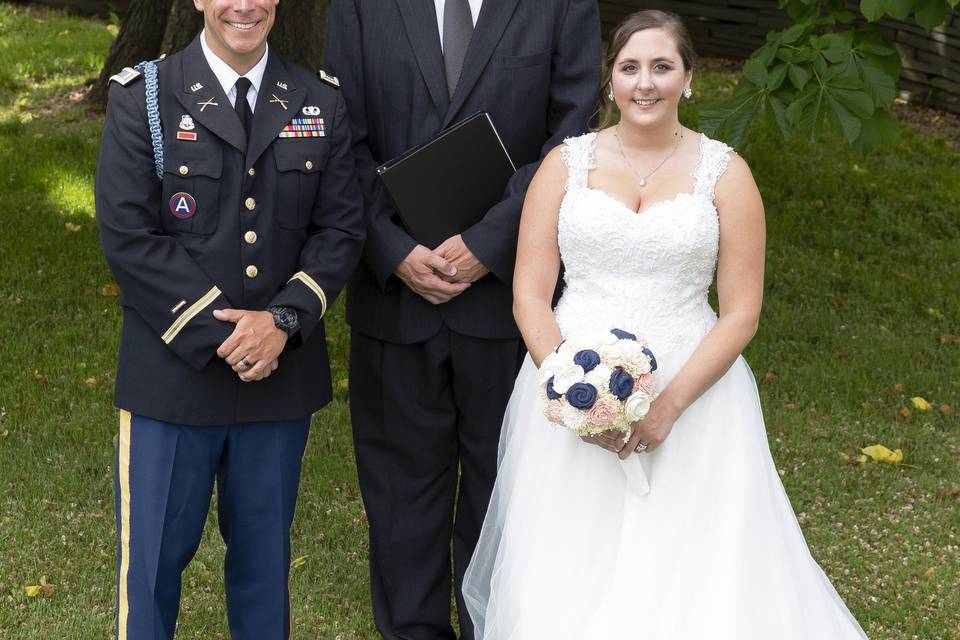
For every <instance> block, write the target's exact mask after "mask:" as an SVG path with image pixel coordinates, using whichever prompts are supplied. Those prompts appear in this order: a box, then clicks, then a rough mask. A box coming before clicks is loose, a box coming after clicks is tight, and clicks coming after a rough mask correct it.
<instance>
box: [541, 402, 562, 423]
mask: <svg viewBox="0 0 960 640" xmlns="http://www.w3.org/2000/svg"><path fill="white" fill-rule="evenodd" d="M544 415H546V416H547V420H549V421H550V422H553V423H556V424H563V400H550V401H549V402H547V408H546V410H545V411H544Z"/></svg>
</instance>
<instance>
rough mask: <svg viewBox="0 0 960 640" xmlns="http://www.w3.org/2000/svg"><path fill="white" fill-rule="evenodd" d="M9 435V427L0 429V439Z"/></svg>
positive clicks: (4, 438)
mask: <svg viewBox="0 0 960 640" xmlns="http://www.w3.org/2000/svg"><path fill="white" fill-rule="evenodd" d="M9 436H10V430H9V429H4V430H3V431H0V440H6V439H7V438H8V437H9Z"/></svg>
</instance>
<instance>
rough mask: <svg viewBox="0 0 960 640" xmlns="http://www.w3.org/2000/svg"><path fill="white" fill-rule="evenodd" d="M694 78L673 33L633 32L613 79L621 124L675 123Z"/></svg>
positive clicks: (646, 125) (660, 30) (615, 67)
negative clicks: (680, 104) (683, 96)
mask: <svg viewBox="0 0 960 640" xmlns="http://www.w3.org/2000/svg"><path fill="white" fill-rule="evenodd" d="M692 75H693V72H692V71H691V70H688V69H686V68H685V67H684V64H683V58H682V57H681V55H680V51H679V50H678V49H677V42H676V40H675V39H674V38H673V36H672V34H671V33H670V32H668V31H667V30H665V29H657V28H655V29H644V30H642V31H638V32H636V33H634V34H633V35H632V36H630V39H629V40H627V43H626V44H625V45H624V46H623V49H621V50H620V53H619V54H617V59H616V62H614V65H613V74H612V77H611V85H612V86H613V97H614V100H615V101H616V103H617V108H619V109H620V120H621V122H624V124H628V123H629V124H633V125H636V126H640V127H650V126H653V125H658V124H667V123H673V122H675V121H676V117H677V105H678V104H679V102H680V98H681V96H682V95H683V91H684V89H685V88H686V87H688V86H689V85H690V79H691V77H692Z"/></svg>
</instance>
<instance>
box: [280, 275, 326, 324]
mask: <svg viewBox="0 0 960 640" xmlns="http://www.w3.org/2000/svg"><path fill="white" fill-rule="evenodd" d="M294 280H299V281H300V282H301V283H303V284H304V285H305V286H306V287H307V289H310V291H313V293H314V295H316V296H317V297H318V298H320V317H321V318H322V317H323V316H324V315H325V314H326V313H327V294H325V293H324V292H323V289H322V288H321V287H320V285H318V284H317V281H316V280H314V279H313V278H311V277H310V276H309V275H308V274H307V273H305V272H303V271H297V272H296V273H295V274H293V277H292V278H290V280H288V282H293V281H294Z"/></svg>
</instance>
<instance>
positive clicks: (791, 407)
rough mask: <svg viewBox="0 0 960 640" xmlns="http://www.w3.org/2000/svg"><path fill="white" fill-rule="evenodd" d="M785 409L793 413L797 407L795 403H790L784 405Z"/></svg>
mask: <svg viewBox="0 0 960 640" xmlns="http://www.w3.org/2000/svg"><path fill="white" fill-rule="evenodd" d="M783 408H784V409H786V410H787V411H793V410H794V409H796V408H797V405H796V403H795V402H788V403H787V404H785V405H783Z"/></svg>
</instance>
